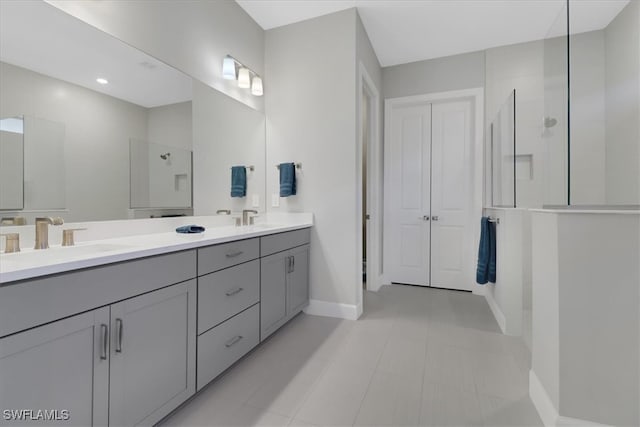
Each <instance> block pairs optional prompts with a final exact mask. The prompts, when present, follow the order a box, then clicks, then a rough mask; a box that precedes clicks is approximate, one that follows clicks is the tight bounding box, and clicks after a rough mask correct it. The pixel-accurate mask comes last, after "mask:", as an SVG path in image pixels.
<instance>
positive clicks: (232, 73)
mask: <svg viewBox="0 0 640 427" xmlns="http://www.w3.org/2000/svg"><path fill="white" fill-rule="evenodd" d="M222 77H224V79H225V80H235V79H236V62H235V61H234V60H233V58H232V57H230V56H225V57H224V60H223V61H222Z"/></svg>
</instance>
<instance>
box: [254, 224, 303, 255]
mask: <svg viewBox="0 0 640 427" xmlns="http://www.w3.org/2000/svg"><path fill="white" fill-rule="evenodd" d="M310 241H311V229H310V228H303V229H302V230H295V231H287V232H286V233H279V234H272V235H271V236H264V237H261V238H260V256H267V255H271V254H275V253H276V252H282V251H285V250H287V249H290V248H293V247H296V246H301V245H304V244H306V243H309V242H310Z"/></svg>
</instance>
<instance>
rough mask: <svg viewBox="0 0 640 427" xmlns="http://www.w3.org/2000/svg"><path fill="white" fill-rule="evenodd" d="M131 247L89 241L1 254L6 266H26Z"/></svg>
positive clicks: (0, 257)
mask: <svg viewBox="0 0 640 427" xmlns="http://www.w3.org/2000/svg"><path fill="white" fill-rule="evenodd" d="M129 248H131V246H130V245H122V244H114V243H95V244H92V243H87V244H79V245H76V246H51V247H50V248H49V249H38V250H35V249H23V250H22V251H21V252H15V253H10V254H4V253H3V254H2V255H0V260H1V261H2V264H4V265H5V266H6V267H9V268H11V267H17V266H26V265H30V264H51V263H58V262H65V261H74V260H78V259H82V258H85V257H87V256H95V255H99V254H102V253H106V252H114V251H121V250H126V249H129Z"/></svg>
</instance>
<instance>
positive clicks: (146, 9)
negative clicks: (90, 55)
mask: <svg viewBox="0 0 640 427" xmlns="http://www.w3.org/2000/svg"><path fill="white" fill-rule="evenodd" d="M48 2H49V3H51V4H52V5H54V6H55V7H58V8H60V9H62V10H64V11H65V12H67V13H69V14H71V15H73V16H75V17H77V18H79V19H81V20H83V21H85V22H87V23H89V24H91V25H93V26H95V27H97V28H99V29H101V30H103V31H105V32H107V33H109V34H111V35H113V36H115V37H117V38H119V39H121V40H122V41H124V42H126V43H128V44H130V45H132V46H134V47H136V48H138V49H140V50H142V51H144V52H146V53H148V54H149V55H152V56H155V57H156V58H158V59H160V60H162V61H164V62H166V63H167V64H169V65H171V66H173V67H175V68H177V69H179V70H181V71H183V72H185V73H187V74H188V75H190V76H191V77H195V78H196V79H198V80H200V81H202V82H203V83H205V84H207V85H209V86H211V87H213V88H215V89H218V90H220V91H221V92H223V93H226V94H227V95H229V96H231V97H232V98H235V99H237V100H239V101H241V102H243V103H245V104H247V105H249V106H251V107H253V108H256V109H259V110H262V109H263V107H264V101H263V98H262V97H256V96H253V95H251V93H250V92H249V90H246V89H239V88H238V85H237V83H236V82H235V81H229V80H224V79H223V78H222V59H223V58H224V56H225V55H226V54H231V55H233V56H234V57H236V58H237V59H238V60H239V61H241V62H243V63H244V64H246V65H247V66H248V67H251V68H252V69H254V70H255V71H256V72H257V73H259V74H261V75H262V74H263V72H264V31H263V30H262V28H260V26H259V25H258V24H256V23H255V21H253V19H251V17H250V16H249V15H248V14H247V13H246V12H245V11H244V10H243V9H242V8H241V7H240V6H238V4H237V3H236V2H235V1H229V0H225V1H189V2H186V4H187V5H188V7H185V2H182V1H146V0H127V1H120V0H103V1H83V0H49V1H48ZM264 85H265V88H266V87H267V86H268V85H269V81H268V79H265V81H264Z"/></svg>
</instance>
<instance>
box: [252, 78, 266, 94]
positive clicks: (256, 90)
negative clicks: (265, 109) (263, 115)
mask: <svg viewBox="0 0 640 427" xmlns="http://www.w3.org/2000/svg"><path fill="white" fill-rule="evenodd" d="M251 93H252V94H253V95H255V96H262V94H263V91H262V79H261V78H260V77H258V76H255V77H254V78H253V80H252V81H251Z"/></svg>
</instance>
